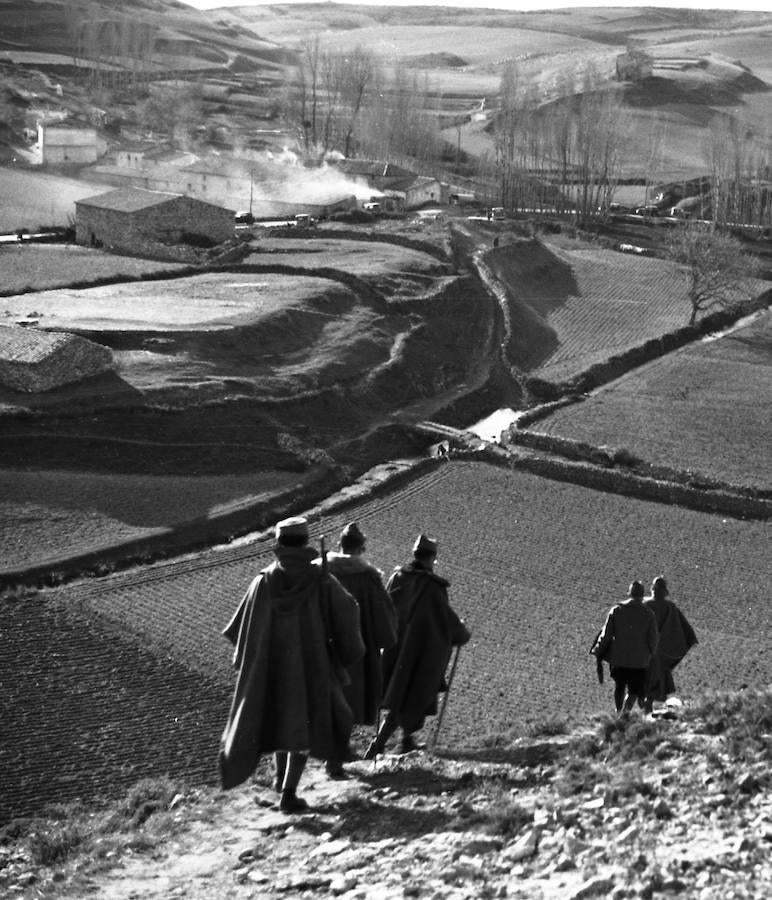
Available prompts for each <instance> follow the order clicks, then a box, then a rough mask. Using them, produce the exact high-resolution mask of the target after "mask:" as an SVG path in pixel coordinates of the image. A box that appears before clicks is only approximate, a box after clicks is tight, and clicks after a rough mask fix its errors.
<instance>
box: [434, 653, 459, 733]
mask: <svg viewBox="0 0 772 900" xmlns="http://www.w3.org/2000/svg"><path fill="white" fill-rule="evenodd" d="M459 653H461V645H460V644H459V645H458V646H457V647H456V655H455V656H454V657H453V665H452V666H451V667H450V675H449V676H448V685H447V687H446V688H445V696H444V697H443V698H442V705H441V706H440V714H439V715H438V716H437V727H436V728H435V729H434V735H433V736H432V750H434V748H435V747H436V746H437V738H439V736H440V728H442V717H443V716H444V715H445V707H446V706H447V705H448V695H449V694H450V688H451V686H452V684H453V677H454V675H455V674H456V666H457V665H458V656H459Z"/></svg>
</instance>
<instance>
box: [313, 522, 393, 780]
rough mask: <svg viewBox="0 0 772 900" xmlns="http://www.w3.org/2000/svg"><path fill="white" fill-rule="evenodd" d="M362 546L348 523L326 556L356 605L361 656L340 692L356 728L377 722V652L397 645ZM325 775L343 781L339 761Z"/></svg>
mask: <svg viewBox="0 0 772 900" xmlns="http://www.w3.org/2000/svg"><path fill="white" fill-rule="evenodd" d="M366 542H367V538H366V537H365V535H364V533H363V532H362V530H361V528H360V527H359V525H357V523H356V522H349V523H348V525H346V526H345V528H344V529H343V531H342V532H341V535H340V543H339V546H340V550H339V551H338V552H334V553H329V554H328V556H327V565H328V567H329V570H330V572H331V573H332V574H333V575H334V576H335V577H336V578H337V579H338V581H339V582H340V583H341V584H342V585H343V587H344V588H345V589H346V590H347V591H348V592H349V593H350V594H351V596H352V597H354V599H355V600H356V601H357V603H358V604H359V621H360V625H361V628H362V640H363V641H364V645H365V655H364V656H363V657H362V659H360V660H359V661H358V662H356V663H354V665H353V666H351V667H350V668H349V669H348V675H349V679H350V683H349V684H347V685H346V686H345V687H344V689H343V690H344V693H345V695H346V700H347V701H348V703H349V706H350V707H351V712H352V714H353V717H354V724H357V725H375V724H376V722H377V720H378V711H379V709H380V706H381V697H382V696H383V676H382V667H381V651H382V650H384V649H388V648H390V647H393V646H394V644H396V642H397V614H396V612H395V610H394V604H393V603H392V600H391V597H390V596H389V594H388V593H387V592H386V588H385V587H384V585H383V576H382V574H381V572H380V571H379V570H378V569H376V568H375V566H373V565H372V564H371V563H369V562H368V561H367V560H366V559H365V558H364V553H365V549H366ZM327 773H328V774H329V775H330V776H331V777H333V778H341V777H344V773H343V766H342V762H341V760H338V759H330V760H328V761H327Z"/></svg>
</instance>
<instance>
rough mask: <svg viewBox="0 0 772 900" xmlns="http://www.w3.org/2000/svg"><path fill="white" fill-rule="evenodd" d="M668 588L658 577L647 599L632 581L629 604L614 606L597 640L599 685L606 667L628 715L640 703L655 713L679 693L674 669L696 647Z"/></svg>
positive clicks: (622, 709)
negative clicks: (656, 705)
mask: <svg viewBox="0 0 772 900" xmlns="http://www.w3.org/2000/svg"><path fill="white" fill-rule="evenodd" d="M669 593H670V592H669V590H668V586H667V582H666V581H665V579H664V578H663V577H662V576H661V575H658V576H657V577H656V578H655V579H654V581H653V582H652V585H651V595H650V596H649V597H648V598H647V599H644V589H643V585H642V584H641V582H640V581H633V582H632V584H631V585H630V588H629V589H628V591H627V599H626V600H623V601H622V602H621V603H617V604H615V605H614V606H613V607H612V608H611V610H610V611H609V613H608V615H607V616H606V621H605V622H604V624H603V628H602V629H601V630H600V632H599V633H598V636H597V637H596V638H595V641H594V642H593V645H592V647H591V648H590V653H592V654H593V655H594V656H595V660H596V663H597V669H598V679H599V680H600V681H601V682H602V681H603V663H604V662H607V663H608V664H609V668H610V671H611V677H612V679H613V681H614V706H615V708H616V711H617V713H619V714H621V715H627V714H629V713H630V711H631V710H632V709H633V707H634V706H635V704H636V703H637V704H638V705H639V706H640V707H641V708H642V709H644V710H645V711H646V712H649V713H650V712H651V711H652V709H653V706H654V702H655V701H663V700H666V698H667V697H668V696H669V695H670V694H672V693H674V692H675V682H674V681H673V669H675V667H676V666H677V665H678V663H679V662H681V660H682V659H683V658H684V656H686V654H687V653H688V652H689V650H690V648H691V647H693V646H694V645H695V644H696V643H697V636H696V635H695V633H694V629H693V628H692V626H691V625H690V624H689V621H688V620H687V618H686V616H685V615H684V614H683V613H682V612H681V610H680V609H679V608H678V607H677V606H676V604H675V603H674V602H673V601H672V600H669V599H668V594H669Z"/></svg>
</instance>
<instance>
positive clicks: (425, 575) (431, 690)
mask: <svg viewBox="0 0 772 900" xmlns="http://www.w3.org/2000/svg"><path fill="white" fill-rule="evenodd" d="M449 586H450V585H449V582H448V581H446V580H445V579H444V578H441V577H440V576H439V575H436V574H435V573H434V572H432V571H430V570H429V569H425V568H423V567H421V565H420V564H419V563H416V562H412V563H409V564H408V565H406V566H402V567H401V568H399V569H397V570H396V571H395V572H394V574H393V575H392V576H391V578H390V579H389V582H388V584H387V585H386V589H387V591H388V592H389V594H390V595H391V598H392V600H393V602H394V607H395V609H396V611H397V617H398V640H397V646H396V647H394V648H392V649H391V650H389V651H387V652H385V653H384V655H383V665H384V683H385V684H386V693H385V695H384V698H383V704H382V705H383V708H384V709H388V710H391V711H392V712H393V713H394V714H395V716H396V720H397V724H398V725H399V726H400V727H401V728H402V729H403V730H404V731H406V732H408V733H410V732H413V731H418V729H419V728H421V727H422V726H423V724H424V719H425V718H426V716H427V715H434V714H436V712H437V694H438V692H439V691H441V690H443V689H444V676H445V669H446V668H447V665H448V661H449V659H450V654H451V652H452V649H453V647H454V646H460V645H462V644H465V643H466V642H467V641H468V640H469V637H470V635H469V631H468V630H467V628H466V626H465V625H464V623H463V622H462V621H461V619H459V617H458V616H457V615H456V613H455V612H454V611H453V609H452V608H451V606H450V602H449V600H448V587H449Z"/></svg>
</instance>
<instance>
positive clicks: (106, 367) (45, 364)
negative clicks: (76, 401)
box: [0, 325, 114, 393]
mask: <svg viewBox="0 0 772 900" xmlns="http://www.w3.org/2000/svg"><path fill="white" fill-rule="evenodd" d="M113 366H114V363H113V353H112V350H110V349H109V347H103V346H102V345H101V344H96V343H94V341H89V340H87V339H86V338H83V337H79V336H78V335H76V334H65V333H63V332H57V331H37V330H36V329H30V328H24V327H22V326H18V325H0V386H2V387H5V388H10V389H11V390H14V391H26V392H28V393H32V392H38V391H50V390H51V389H52V388H57V387H60V386H62V385H65V384H72V383H73V382H75V381H82V380H83V379H84V378H90V377H91V376H92V375H99V374H101V373H102V372H108V371H110V370H111V369H112V368H113Z"/></svg>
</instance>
